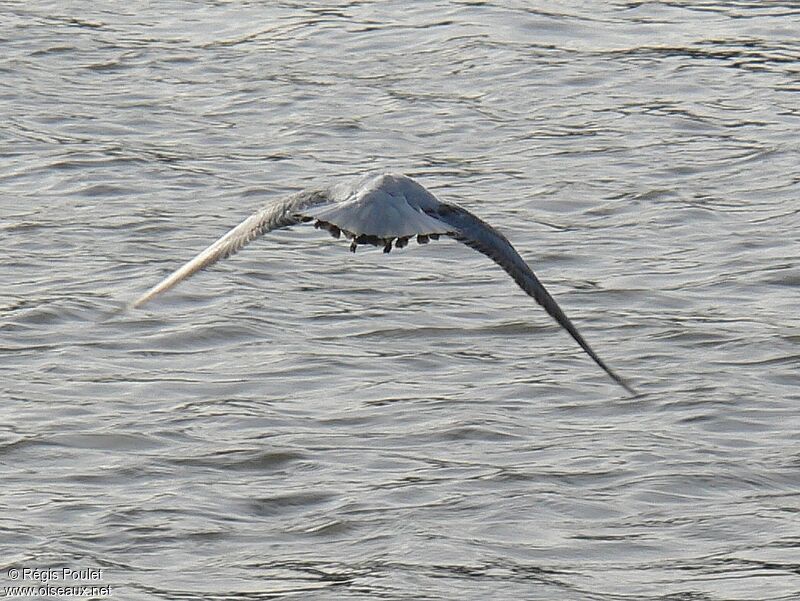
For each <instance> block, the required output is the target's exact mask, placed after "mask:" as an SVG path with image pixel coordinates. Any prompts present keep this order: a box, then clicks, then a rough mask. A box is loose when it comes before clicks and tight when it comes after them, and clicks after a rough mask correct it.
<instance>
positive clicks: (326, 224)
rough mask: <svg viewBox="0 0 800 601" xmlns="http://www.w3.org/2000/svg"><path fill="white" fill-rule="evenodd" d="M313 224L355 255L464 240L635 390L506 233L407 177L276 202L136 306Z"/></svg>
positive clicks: (378, 178)
mask: <svg viewBox="0 0 800 601" xmlns="http://www.w3.org/2000/svg"><path fill="white" fill-rule="evenodd" d="M311 221H313V222H314V225H315V226H316V227H318V228H324V229H327V230H328V231H329V232H330V233H331V234H332V235H333V236H334V237H336V238H339V237H340V236H342V235H344V236H345V237H346V238H348V239H349V240H350V250H352V251H353V252H355V250H356V248H357V247H358V245H360V244H371V245H374V246H379V247H383V250H384V252H390V251H391V250H392V248H393V247H394V248H403V247H404V246H405V245H406V244H407V243H408V241H409V240H410V239H411V238H412V237H414V236H416V238H417V241H418V242H419V243H421V244H424V243H426V242H428V240H429V239H434V240H435V239H438V238H439V236H441V235H445V236H449V237H451V238H454V239H455V240H458V241H459V242H463V243H464V244H466V245H467V246H469V247H471V248H474V249H475V250H477V251H479V252H481V253H483V254H484V255H486V256H487V257H489V258H490V259H492V260H493V261H494V262H495V263H497V264H498V265H499V266H500V267H502V268H503V269H504V270H505V271H506V272H507V273H508V274H509V275H510V276H511V277H512V278H513V279H514V281H515V282H516V283H517V284H518V285H519V287H520V288H522V290H524V291H525V292H526V293H527V294H529V295H530V296H532V297H533V298H534V299H535V300H536V302H537V303H539V304H540V305H541V306H542V307H543V308H544V309H545V311H547V313H548V314H549V315H550V316H551V317H552V318H553V319H555V320H556V321H557V322H558V323H559V324H560V325H561V326H562V327H563V328H564V329H565V330H567V332H569V334H570V335H571V336H572V337H573V338H574V339H575V341H576V342H577V343H578V344H579V345H580V346H581V348H583V350H584V351H586V353H588V354H589V356H590V357H591V358H592V359H594V361H595V362H596V363H597V364H598V365H599V366H600V367H602V368H603V369H604V370H605V371H606V373H607V374H608V375H609V376H611V378H613V379H614V380H615V381H616V382H617V383H618V384H620V385H621V386H623V387H624V388H625V389H626V390H628V391H629V392H631V393H633V389H632V388H631V387H630V386H628V384H627V383H625V381H624V380H623V379H622V378H620V377H619V376H618V375H617V374H616V373H614V372H613V371H612V370H611V369H610V368H609V367H608V366H607V365H606V364H605V363H604V362H603V361H602V360H601V359H600V357H598V356H597V354H596V353H595V352H594V351H593V350H592V348H591V347H590V346H589V344H588V343H587V342H586V341H585V340H584V339H583V336H581V334H580V333H579V332H578V330H577V329H576V328H575V326H574V325H573V324H572V322H571V321H570V320H569V319H568V318H567V316H566V315H565V314H564V312H563V311H562V310H561V308H560V307H559V306H558V304H556V301H555V300H553V297H552V296H550V294H549V293H548V292H547V290H546V289H545V287H544V286H543V285H542V283H541V282H540V281H539V279H538V278H537V277H536V275H535V274H534V273H533V271H531V269H530V267H529V266H528V264H527V263H525V261H524V260H523V259H522V257H520V256H519V254H518V253H517V251H516V250H515V249H514V247H513V246H512V245H511V243H510V242H509V241H508V240H507V239H506V237H505V236H503V234H501V233H500V232H498V231H497V230H496V229H494V228H493V227H492V226H490V225H489V224H487V223H485V222H484V221H482V220H481V219H479V218H478V217H476V216H475V215H473V214H472V213H470V212H469V211H467V210H466V209H463V208H461V207H459V206H457V205H454V204H450V203H444V202H441V201H440V200H439V199H437V198H436V197H435V196H434V195H433V194H431V193H430V192H429V191H428V190H426V189H425V188H424V187H423V186H421V185H420V184H419V183H417V182H415V181H414V180H412V179H411V178H409V177H406V176H404V175H396V174H390V173H384V174H380V175H370V176H367V177H364V178H361V179H359V180H357V181H355V182H351V183H346V184H339V185H335V186H332V187H330V188H326V189H321V190H308V191H304V192H298V193H297V194H294V195H292V196H289V197H288V198H285V199H282V200H279V201H276V202H273V203H270V204H268V205H267V206H265V207H264V208H263V209H261V210H260V211H258V212H257V213H255V214H254V215H252V216H251V217H249V218H248V219H245V220H244V221H243V222H242V223H240V224H239V225H238V226H236V227H235V228H233V229H232V230H231V231H229V232H228V233H227V234H225V235H224V236H223V237H222V238H220V239H219V240H217V241H216V242H215V243H214V244H212V245H211V246H209V247H208V248H207V249H206V250H204V251H203V252H201V253H200V254H199V255H197V256H196V257H195V258H193V259H192V260H190V261H189V262H187V263H186V264H184V265H183V266H182V267H181V268H179V269H178V270H177V271H175V272H174V273H172V274H170V275H169V276H167V277H166V278H165V279H164V280H162V281H161V282H159V283H158V284H156V285H155V286H154V287H153V288H151V289H150V290H148V291H147V292H145V293H144V294H143V295H142V296H141V297H139V298H138V299H137V300H136V301H134V303H133V305H132V306H133V307H139V306H141V305H143V304H145V303H146V302H148V301H150V300H152V299H153V298H155V297H156V296H158V295H160V294H162V293H163V292H166V291H167V290H169V289H170V288H172V287H173V286H175V285H176V284H178V283H179V282H181V281H183V280H184V279H186V278H188V277H189V276H191V275H192V274H194V273H196V272H197V271H199V270H201V269H203V268H205V267H208V266H209V265H212V264H213V263H216V262H217V261H219V260H220V259H223V258H225V257H228V256H230V255H232V254H234V253H236V252H238V251H239V250H240V249H241V248H242V247H243V246H244V245H245V244H247V243H248V242H250V241H252V240H253V239H255V238H257V237H258V236H261V235H263V234H265V233H267V232H269V231H271V230H274V229H278V228H283V227H287V226H291V225H296V224H299V223H305V222H311Z"/></svg>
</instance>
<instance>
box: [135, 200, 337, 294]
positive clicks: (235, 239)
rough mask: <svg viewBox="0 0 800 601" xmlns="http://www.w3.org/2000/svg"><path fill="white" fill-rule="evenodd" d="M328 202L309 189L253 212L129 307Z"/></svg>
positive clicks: (294, 222) (159, 292)
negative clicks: (309, 208) (307, 210)
mask: <svg viewBox="0 0 800 601" xmlns="http://www.w3.org/2000/svg"><path fill="white" fill-rule="evenodd" d="M327 202H329V199H328V197H327V196H326V195H325V194H324V193H323V192H321V191H311V192H300V193H298V194H294V195H292V196H289V197H288V198H284V199H281V200H279V201H276V202H273V203H271V204H268V205H267V206H265V207H264V208H263V209H261V210H260V211H258V212H257V213H255V214H254V215H251V216H250V217H248V218H247V219H245V220H244V221H242V222H241V223H240V224H239V225H237V226H236V227H235V228H233V229H232V230H231V231H229V232H228V233H227V234H225V235H224V236H222V238H220V239H219V240H217V241H216V242H214V244H212V245H211V246H209V247H208V248H207V249H205V250H204V251H203V252H201V253H200V254H199V255H197V256H196V257H194V258H193V259H191V260H190V261H188V262H187V263H185V264H184V265H183V266H182V267H180V268H179V269H178V270H177V271H174V272H173V273H171V274H170V275H168V276H167V277H166V278H164V279H163V280H161V281H160V282H159V283H158V284H156V285H155V286H153V287H152V288H150V290H148V291H147V292H145V293H144V294H143V295H142V296H140V297H139V298H137V299H136V300H135V301H134V302H133V303H131V307H132V308H135V307H141V306H142V305H143V304H145V303H147V302H149V301H151V300H153V299H154V298H155V297H157V296H158V295H160V294H162V293H163V292H166V291H167V290H169V289H170V288H172V287H173V286H175V285H176V284H178V283H180V282H182V281H183V280H185V279H186V278H188V277H190V276H191V275H193V274H194V273H196V272H198V271H200V270H201V269H204V268H206V267H208V266H209V265H213V264H214V263H216V262H217V261H219V260H220V259H224V258H226V257H230V256H231V255H232V254H234V253H237V252H238V251H239V250H241V249H242V247H243V246H245V245H246V244H248V243H249V242H251V241H252V240H254V239H255V238H258V237H259V236H262V235H264V234H266V233H267V232H269V231H271V230H275V229H278V228H282V227H287V226H290V225H294V224H296V223H299V222H300V221H301V220H302V219H301V217H300V216H298V215H297V212H298V211H299V210H301V209H304V208H307V207H310V206H315V205H319V204H325V203H327Z"/></svg>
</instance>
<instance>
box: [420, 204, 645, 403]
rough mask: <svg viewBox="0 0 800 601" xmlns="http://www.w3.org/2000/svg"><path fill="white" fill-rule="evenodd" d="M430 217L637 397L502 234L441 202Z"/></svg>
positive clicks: (458, 208) (460, 209)
mask: <svg viewBox="0 0 800 601" xmlns="http://www.w3.org/2000/svg"><path fill="white" fill-rule="evenodd" d="M426 212H429V214H430V215H431V216H433V217H435V218H436V219H439V220H440V221H443V222H445V223H447V224H449V225H450V226H451V227H452V228H453V230H454V231H455V233H453V234H450V235H451V236H452V237H453V238H455V239H456V240H458V241H459V242H463V243H464V244H466V245H467V246H469V247H470V248H474V249H475V250H477V251H478V252H480V253H483V254H484V255H486V256H487V257H489V258H490V259H491V260H492V261H494V262H495V263H497V264H498V265H499V266H500V267H502V268H503V269H504V270H505V271H506V272H507V273H508V275H510V276H511V277H512V278H513V279H514V281H515V282H516V283H517V284H518V285H519V287H520V288H522V289H523V290H524V291H525V292H526V293H527V294H528V295H530V296H532V297H533V298H534V299H535V300H536V302H537V303H539V304H540V305H541V306H542V307H544V310H545V311H547V313H548V314H549V315H550V317H552V318H553V319H555V320H556V321H557V322H558V323H559V324H560V325H561V327H562V328H564V329H565V330H566V331H567V332H569V333H570V335H571V336H572V337H573V338H574V339H575V341H576V342H577V343H578V344H579V345H580V346H581V348H582V349H583V350H584V351H586V352H587V353H588V355H589V356H590V357H591V358H592V359H594V361H595V363H597V365H599V366H600V367H602V368H603V370H605V372H606V373H607V374H608V375H609V376H611V378H612V379H613V380H614V381H615V382H617V383H618V384H619V385H620V386H622V387H623V388H624V389H625V390H627V391H628V392H629V393H631V394H636V393H635V391H634V390H633V388H631V387H630V385H629V384H628V383H627V382H625V380H623V379H622V378H621V377H620V376H618V375H617V374H616V373H614V371H613V370H612V369H611V368H610V367H608V365H606V364H605V362H604V361H603V360H602V359H600V357H598V356H597V353H595V352H594V350H592V347H591V346H589V343H588V342H586V340H584V339H583V336H581V334H580V332H578V329H577V328H576V327H575V326H574V325H573V324H572V322H571V321H570V320H569V318H568V317H567V316H566V315H565V314H564V312H563V311H562V310H561V307H559V306H558V304H557V303H556V301H555V300H554V299H553V297H552V296H550V293H549V292H548V291H547V289H546V288H545V287H544V285H543V284H542V283H541V282H540V281H539V278H537V277H536V275H535V274H534V273H533V271H532V270H531V268H530V267H529V266H528V264H527V263H526V262H525V261H524V260H523V259H522V257H520V256H519V253H518V252H517V251H516V249H515V248H514V247H513V246H512V245H511V243H510V242H509V241H508V239H506V237H505V236H503V234H501V233H500V232H498V231H497V230H496V229H494V228H493V227H492V226H491V225H489V224H488V223H486V222H485V221H483V220H481V219H479V218H478V217H476V216H475V215H473V214H472V213H470V212H469V211H467V210H466V209H464V208H462V207H459V206H456V205H451V204H446V203H442V204H441V205H439V206H438V207H436V208H435V209H430V210H429V211H426Z"/></svg>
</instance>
